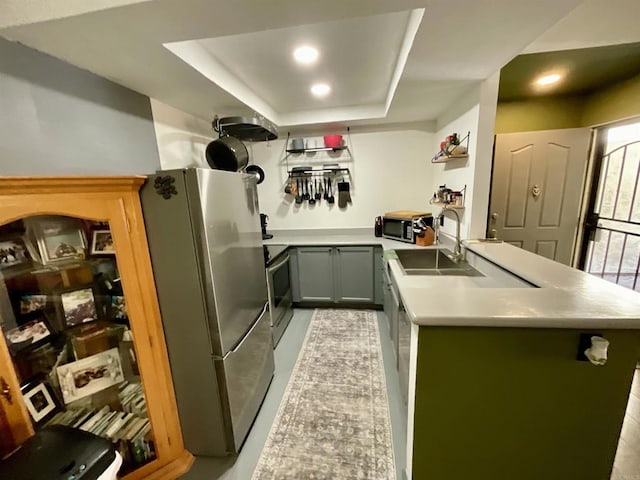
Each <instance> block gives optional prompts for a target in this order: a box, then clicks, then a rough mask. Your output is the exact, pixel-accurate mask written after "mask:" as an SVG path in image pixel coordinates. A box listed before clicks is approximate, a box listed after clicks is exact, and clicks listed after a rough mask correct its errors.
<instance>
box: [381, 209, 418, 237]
mask: <svg viewBox="0 0 640 480" xmlns="http://www.w3.org/2000/svg"><path fill="white" fill-rule="evenodd" d="M382 236H383V237H385V238H392V239H393V240H400V241H401V242H407V243H416V234H415V233H414V232H413V220H412V219H407V218H398V217H386V216H385V217H382Z"/></svg>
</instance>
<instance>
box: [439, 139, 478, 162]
mask: <svg viewBox="0 0 640 480" xmlns="http://www.w3.org/2000/svg"><path fill="white" fill-rule="evenodd" d="M454 135H455V134H454ZM470 135H471V132H470V131H469V132H467V135H466V136H465V137H464V138H463V139H462V140H461V141H460V142H459V143H458V144H449V145H446V146H445V147H444V148H443V149H442V150H440V151H439V152H438V153H437V154H436V155H435V156H434V157H433V158H432V159H431V163H445V162H449V161H451V160H458V159H462V158H469V136H470ZM447 138H448V137H447ZM456 150H457V151H458V152H459V153H457V152H456Z"/></svg>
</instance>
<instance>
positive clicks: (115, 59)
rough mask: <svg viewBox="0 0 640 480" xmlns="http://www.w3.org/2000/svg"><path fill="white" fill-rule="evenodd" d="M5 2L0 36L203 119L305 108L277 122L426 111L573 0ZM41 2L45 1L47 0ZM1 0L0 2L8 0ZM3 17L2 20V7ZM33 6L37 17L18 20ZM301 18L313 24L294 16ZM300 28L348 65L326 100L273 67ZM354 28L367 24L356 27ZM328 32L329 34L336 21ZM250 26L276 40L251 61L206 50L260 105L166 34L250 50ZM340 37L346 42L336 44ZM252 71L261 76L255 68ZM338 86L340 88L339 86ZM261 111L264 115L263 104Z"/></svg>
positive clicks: (518, 46)
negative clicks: (415, 20) (356, 111)
mask: <svg viewBox="0 0 640 480" xmlns="http://www.w3.org/2000/svg"><path fill="white" fill-rule="evenodd" d="M9 3H10V4H11V7H12V9H13V13H12V17H11V18H14V19H15V20H16V26H12V27H8V28H4V29H0V35H2V36H5V37H6V38H9V39H11V40H16V41H20V42H22V43H24V44H26V45H28V46H31V47H33V48H36V49H37V50H40V51H43V52H46V53H48V54H50V55H53V56H55V57H58V58H61V59H63V60H66V61H68V62H69V63H72V64H74V65H77V66H79V67H81V68H85V69H87V70H90V71H92V72H94V73H96V74H98V75H101V76H104V77H106V78H109V79H111V80H113V81H115V82H117V83H120V84H122V85H125V86H127V87H129V88H132V89H133V90H136V91H139V92H141V93H144V94H146V95H149V96H151V97H153V98H156V99H158V100H160V101H162V102H165V103H168V104H170V105H172V106H174V107H176V108H179V109H181V110H184V111H186V112H188V113H191V114H194V115H196V116H199V117H201V118H204V119H209V120H210V119H211V118H212V117H213V116H214V115H215V114H220V115H228V114H237V113H246V112H247V111H250V110H257V111H259V112H260V113H264V111H261V110H268V109H267V107H271V108H272V110H276V111H277V110H281V111H283V112H294V111H295V110H297V109H299V108H305V110H304V113H305V115H306V116H304V118H303V116H301V115H297V116H296V115H290V116H288V117H286V119H287V120H286V121H285V122H282V123H281V126H285V125H296V124H300V123H309V122H308V120H309V117H308V114H309V113H310V111H315V113H316V114H317V117H316V120H315V123H316V124H324V123H329V122H335V121H336V120H340V121H342V122H348V123H349V124H367V123H373V124H379V123H398V122H409V121H411V122H416V121H432V120H434V119H436V118H437V117H438V116H440V115H441V114H442V113H443V112H444V111H445V110H446V108H447V106H448V105H450V104H451V103H452V102H453V100H454V99H455V98H456V97H458V96H460V95H462V94H464V93H466V92H467V91H468V90H469V89H470V88H472V87H473V86H474V85H477V84H478V83H479V82H480V81H482V80H483V79H485V78H487V77H488V76H490V75H491V74H492V73H494V72H495V71H497V70H498V69H500V68H501V67H502V66H503V65H504V64H506V63H507V62H508V61H510V60H511V59H512V58H513V57H514V56H515V55H517V54H519V53H520V52H521V51H522V50H523V49H524V48H525V47H526V46H527V45H529V44H531V42H533V41H534V40H535V39H536V38H538V37H539V36H540V35H541V34H542V33H543V32H545V31H547V30H548V29H549V28H550V27H552V26H553V25H554V24H555V23H556V22H557V21H558V20H559V19H561V18H562V17H564V16H565V15H567V14H568V13H569V12H570V11H571V10H572V9H573V8H574V7H575V6H576V5H578V4H579V3H581V2H580V0H563V1H561V2H558V1H557V0H536V1H531V0H395V1H393V2H390V1H388V0H349V1H347V2H345V1H343V0H324V1H323V2H313V1H310V0H307V1H304V0H270V1H268V2H267V1H257V0H233V2H229V1H228V0H227V1H224V0H180V1H177V0H152V1H146V2H136V3H132V4H127V5H123V6H116V7H114V8H109V6H111V5H119V4H122V3H129V2H126V1H124V0H111V1H108V0H102V1H101V2H100V4H101V5H102V7H103V9H102V10H99V11H91V12H86V7H84V8H83V4H84V2H79V1H76V2H71V1H67V2H63V4H65V5H66V6H69V5H72V4H73V5H75V6H76V7H77V8H79V10H78V15H75V16H69V15H71V14H70V12H69V9H67V10H65V11H64V12H63V13H64V14H60V12H57V14H56V15H51V12H49V14H48V16H47V12H44V13H42V12H41V14H39V12H37V11H36V12H33V11H32V10H34V9H36V5H34V4H37V3H38V2H35V1H26V2H20V1H18V0H16V1H11V2H9ZM23 3H24V7H25V12H22V14H20V15H19V14H18V13H20V12H17V11H16V9H18V10H19V9H20V8H21V5H22V4H23ZM43 3H45V4H48V5H49V6H50V5H52V4H53V3H54V2H52V1H49V2H43ZM0 6H2V7H3V6H4V3H0ZM423 8H424V9H425V11H424V17H423V18H422V22H421V23H420V25H419V28H418V29H417V33H416V34H415V38H413V43H412V45H409V46H410V49H409V50H407V51H406V52H403V47H401V48H400V51H399V50H398V41H399V39H401V44H402V45H403V46H406V43H407V42H406V37H407V26H406V23H407V20H406V18H407V15H408V13H407V12H408V11H410V10H415V9H423ZM389 14H391V15H389ZM56 16H62V17H65V16H66V18H55V17H56ZM373 16H381V17H380V18H381V19H382V26H381V29H380V32H379V33H380V35H381V36H382V35H384V38H382V37H381V38H372V37H371V35H370V31H369V30H368V27H367V25H368V23H369V22H372V23H375V22H376V21H378V20H377V19H376V18H372V17H373ZM2 18H3V20H6V18H5V17H4V11H3V16H2ZM29 18H31V19H34V20H33V21H37V22H38V23H31V24H24V22H25V19H29ZM48 18H55V19H48ZM401 18H405V21H404V23H405V26H404V27H402V26H401V25H400V24H401V22H400V19H401ZM336 22H347V23H349V22H354V25H355V27H354V29H355V30H353V31H352V30H351V29H350V28H348V29H345V30H346V33H352V35H346V36H342V35H341V37H340V38H337V37H336V39H335V41H333V35H330V34H325V35H322V31H323V30H325V29H326V30H327V31H331V29H332V25H334V24H336ZM6 23H7V22H6V21H5V22H4V24H5V25H6ZM409 23H410V22H409ZM0 25H2V24H0ZM303 25H304V26H307V25H313V26H312V27H304V28H300V27H301V26H303ZM403 28H404V31H401V30H402V29H403ZM305 29H307V30H309V31H310V32H311V31H315V32H320V35H321V37H319V38H322V39H323V40H322V41H323V42H326V47H325V45H318V47H319V48H320V50H321V51H327V52H330V53H329V57H331V58H332V57H336V56H337V58H338V62H337V63H336V64H335V65H340V68H341V69H343V70H345V71H344V72H342V71H341V72H336V71H335V70H333V68H335V67H334V66H333V65H331V67H332V70H327V71H328V72H330V74H331V75H335V76H334V77H332V78H333V79H334V80H333V81H334V82H337V84H336V85H334V89H337V93H336V97H332V99H331V100H329V101H328V103H326V104H323V105H321V104H318V103H316V102H314V101H312V99H311V98H309V102H308V105H307V106H305V101H304V98H303V95H302V94H301V93H299V92H300V91H301V90H302V87H301V85H306V82H307V81H308V80H307V78H306V77H305V76H304V75H303V76H298V75H296V73H297V72H296V71H295V70H293V66H288V67H286V68H287V73H286V74H284V73H283V74H282V75H274V70H275V69H277V68H278V67H277V66H276V65H277V64H278V63H279V62H284V58H285V57H283V56H282V54H283V50H287V49H286V48H285V45H286V41H287V39H290V40H291V41H293V32H300V31H304V30H305ZM358 29H362V31H363V32H365V33H366V34H367V35H368V36H364V35H363V36H362V37H361V36H360V35H359V30H358ZM396 30H398V31H396ZM340 33H341V34H342V33H344V32H340ZM334 34H335V35H337V34H336V33H335V30H334ZM262 35H266V37H262ZM272 35H273V37H272ZM256 36H257V37H258V38H267V37H268V38H271V39H272V40H273V41H274V42H276V44H277V46H278V47H277V48H273V49H269V48H264V47H265V45H266V46H267V47H268V44H266V43H265V45H259V46H256V49H257V50H260V51H261V52H263V53H262V55H263V56H264V58H261V59H260V60H259V62H258V64H259V65H254V64H253V63H254V62H252V61H251V60H249V59H247V60H246V61H244V60H241V61H239V62H235V63H233V64H231V63H232V62H231V61H230V59H232V58H233V54H232V53H233V51H232V50H231V49H230V46H229V45H230V43H227V44H226V47H225V48H224V49H218V48H214V49H213V53H215V54H216V55H217V58H218V60H219V63H222V64H226V67H227V69H228V70H229V71H230V72H235V75H234V76H236V77H239V78H244V80H243V82H240V83H243V84H245V87H246V90H249V91H250V92H252V94H253V95H254V97H252V98H254V100H255V98H261V99H262V100H263V104H262V107H263V108H255V105H257V104H258V103H259V102H257V103H256V102H247V101H246V100H245V101H243V100H241V99H238V97H237V96H234V95H232V94H230V93H229V91H230V90H229V89H228V88H227V89H225V88H223V87H221V85H219V84H218V83H217V82H221V80H220V79H219V78H214V80H215V82H214V81H211V80H210V79H209V78H207V76H206V75H203V74H202V73H201V72H199V71H197V70H196V69H194V68H192V67H191V66H190V65H188V64H187V63H185V62H184V61H183V60H181V59H179V58H178V57H177V56H176V55H174V54H173V53H171V51H169V50H168V49H167V48H165V46H164V45H165V44H174V42H180V43H184V42H188V41H193V40H198V39H210V40H207V41H206V42H204V43H205V44H207V45H209V43H210V42H216V44H217V43H218V42H220V44H225V42H228V41H230V38H229V37H236V38H237V39H240V40H241V41H240V42H239V48H241V49H245V50H244V53H245V54H246V55H250V54H251V52H252V48H251V39H252V38H256ZM329 37H331V39H329ZM259 41H261V40H259ZM369 43H371V44H373V46H370V45H369ZM339 45H343V46H344V48H345V49H347V50H345V51H340V53H338V54H335V53H333V52H334V49H336V48H337V47H338V46H339ZM292 47H293V46H291V48H292ZM325 48H326V50H325ZM348 49H353V50H352V51H349V50H348ZM210 53H211V52H209V53H208V56H209V57H211V55H210ZM403 53H404V54H406V55H405V56H406V64H405V65H404V69H401V71H397V70H394V69H395V67H396V64H394V61H393V60H392V59H393V58H394V57H395V58H396V59H399V60H402V57H403ZM351 54H353V55H356V54H357V59H356V60H351V61H349V56H350V55H351ZM323 58H324V57H323ZM343 65H348V66H349V68H348V69H347V68H345V67H344V66H343ZM254 67H255V69H254ZM324 67H326V65H324ZM396 74H397V75H396ZM396 76H397V78H395V80H396V81H397V82H398V83H397V88H396V89H395V95H393V98H392V99H390V98H387V100H391V101H390V103H389V104H388V105H385V106H387V107H388V110H387V109H385V110H386V115H385V116H384V118H378V117H379V111H378V109H377V108H373V107H369V106H370V105H374V106H375V105H377V103H376V102H378V101H379V100H380V98H381V96H382V95H381V91H382V88H381V85H382V83H383V80H384V82H386V84H387V86H388V85H389V79H390V78H392V81H391V83H395V82H394V81H393V78H394V77H396ZM372 77H373V78H372ZM260 78H265V79H266V81H265V82H264V83H263V82H262V81H260V82H257V81H254V80H253V79H260ZM247 79H248V80H247ZM278 79H279V80H278ZM250 84H251V85H250ZM269 85H271V86H269ZM227 87H228V85H227ZM342 89H345V90H344V93H343V90H342ZM354 92H355V93H354ZM245 93H246V92H245ZM249 96H251V95H249ZM263 97H264V98H263ZM247 98H248V97H247ZM354 99H355V100H354ZM371 101H373V102H374V103H370V102H371ZM330 102H336V103H330ZM251 103H254V105H250V104H251ZM354 103H355V104H356V105H360V106H362V105H365V106H367V108H363V109H361V110H362V111H360V117H355V116H351V117H349V116H348V115H347V116H345V115H344V113H345V112H344V110H345V108H344V107H348V106H353V104H354ZM271 104H273V105H271ZM327 107H331V108H327ZM367 111H368V113H367ZM267 113H268V111H267ZM341 115H342V116H341ZM266 116H267V117H269V115H268V114H267V115H266ZM283 118H285V117H284V116H283ZM356 118H360V119H359V120H356Z"/></svg>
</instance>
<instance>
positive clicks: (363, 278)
mask: <svg viewBox="0 0 640 480" xmlns="http://www.w3.org/2000/svg"><path fill="white" fill-rule="evenodd" d="M335 269H336V271H335V276H336V300H337V301H338V302H345V303H373V302H374V288H373V247H337V248H336V261H335Z"/></svg>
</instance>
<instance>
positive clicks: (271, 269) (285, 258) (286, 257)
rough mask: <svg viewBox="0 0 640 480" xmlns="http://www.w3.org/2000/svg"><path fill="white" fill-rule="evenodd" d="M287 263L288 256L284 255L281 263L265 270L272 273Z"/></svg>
mask: <svg viewBox="0 0 640 480" xmlns="http://www.w3.org/2000/svg"><path fill="white" fill-rule="evenodd" d="M288 261H289V254H287V255H285V257H284V259H283V260H282V261H281V262H278V263H277V264H276V265H272V266H271V267H269V268H267V272H269V273H273V272H275V271H276V270H279V269H280V268H281V267H282V266H283V265H284V264H285V263H287V262H288Z"/></svg>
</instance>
